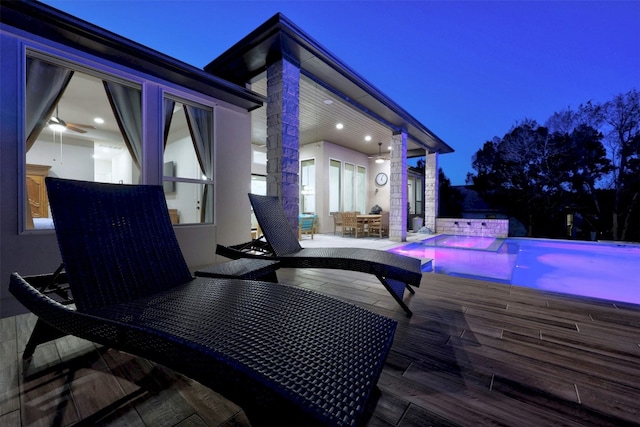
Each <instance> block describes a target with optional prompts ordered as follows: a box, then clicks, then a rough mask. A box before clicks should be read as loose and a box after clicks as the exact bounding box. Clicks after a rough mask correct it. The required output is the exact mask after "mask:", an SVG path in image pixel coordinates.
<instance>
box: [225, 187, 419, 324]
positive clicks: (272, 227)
mask: <svg viewBox="0 0 640 427" xmlns="http://www.w3.org/2000/svg"><path fill="white" fill-rule="evenodd" d="M249 200H250V201H251V205H252V206H253V213H254V214H255V216H256V219H257V220H258V224H260V228H261V229H262V233H263V235H262V236H261V237H260V238H259V239H255V240H253V241H251V242H249V243H244V244H240V245H232V246H223V245H218V246H217V248H216V253H217V254H219V255H222V256H224V257H227V258H231V259H239V258H248V257H249V258H264V257H265V256H267V257H272V258H273V259H276V260H279V261H280V267H281V268H331V269H339V270H352V271H360V272H364V273H371V274H374V275H375V276H376V277H377V278H378V280H380V282H381V283H382V284H383V285H384V287H385V288H386V289H387V290H388V291H389V293H390V294H391V296H392V297H393V298H394V299H395V300H396V302H397V303H398V304H400V306H401V307H402V309H403V310H404V311H405V312H406V313H407V316H411V315H412V314H413V313H412V312H411V310H410V309H409V307H407V305H406V304H405V303H404V301H403V297H404V290H405V289H407V290H409V292H411V293H412V294H413V293H415V291H414V290H413V289H412V286H416V287H417V286H420V280H421V279H422V270H421V261H420V260H419V259H417V258H412V257H408V256H404V255H400V254H395V253H391V252H386V251H381V250H377V249H366V248H302V246H300V243H298V240H297V239H296V235H295V234H294V232H293V230H292V228H291V225H290V224H289V221H288V220H287V217H286V216H285V213H284V209H283V208H282V205H281V204H280V201H279V199H278V198H277V197H273V196H260V195H256V194H249Z"/></svg>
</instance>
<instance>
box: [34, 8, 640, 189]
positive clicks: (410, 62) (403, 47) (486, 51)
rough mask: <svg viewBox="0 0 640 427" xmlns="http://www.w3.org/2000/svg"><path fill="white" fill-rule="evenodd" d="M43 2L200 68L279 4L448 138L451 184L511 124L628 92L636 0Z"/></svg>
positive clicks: (638, 78)
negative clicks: (452, 150)
mask: <svg viewBox="0 0 640 427" xmlns="http://www.w3.org/2000/svg"><path fill="white" fill-rule="evenodd" d="M44 3H46V4H49V5H51V6H53V7H56V8H58V9H60V10H63V11H65V12H67V13H70V14H72V15H74V16H76V17H78V18H81V19H84V20H86V21H89V22H91V23H93V24H96V25H98V26H100V27H103V28H105V29H107V30H110V31H113V32H115V33H117V34H120V35H121V36H124V37H127V38H129V39H131V40H133V41H136V42H138V43H141V44H143V45H146V46H148V47H150V48H153V49H155V50H158V51H160V52H162V53H165V54H167V55H170V56H172V57H174V58H177V59H179V60H181V61H184V62H186V63H189V64H191V65H194V66H197V67H200V68H201V67H204V66H205V65H206V64H208V63H209V62H210V61H211V60H213V59H214V58H216V57H217V56H218V55H220V54H221V53H223V52H224V51H225V50H227V49H228V48H229V47H231V46H232V45H233V44H235V43H236V42H238V41H239V40H240V39H241V38H243V37H244V36H245V35H247V34H248V33H249V32H251V31H252V30H254V29H255V28H256V27H258V26H259V25H260V24H262V23H263V22H264V21H266V20H267V19H269V18H270V17H271V16H273V15H274V14H275V13H277V12H281V13H283V14H284V15H285V16H286V17H288V18H289V19H290V20H292V21H293V22H294V23H295V24H296V25H298V26H299V27H300V28H302V30H303V31H305V32H306V33H308V34H309V35H310V36H311V37H312V38H314V39H315V40H317V41H318V42H319V43H320V44H321V45H323V46H324V47H325V48H327V49H328V50H329V51H331V52H332V53H334V54H335V55H336V56H337V57H338V58H340V59H341V60H342V61H343V62H344V63H345V64H347V65H348V66H350V67H351V68H353V69H354V70H356V72H358V73H359V74H360V75H361V76H362V77H364V78H365V79H366V80H368V81H369V82H370V83H372V84H373V85H374V86H376V87H377V88H378V89H380V90H381V91H382V92H383V93H385V94H386V95H388V96H389V97H390V98H392V99H393V100H394V101H396V102H397V103H398V104H399V105H400V106H402V107H403V108H404V109H405V110H406V111H408V112H409V113H410V114H411V115H413V116H414V117H415V118H416V119H418V120H419V121H421V122H422V123H423V124H424V125H426V126H427V127H428V128H429V129H430V130H431V131H433V132H434V133H435V134H436V135H438V136H439V137H440V138H442V139H443V140H444V141H445V142H447V143H448V144H449V145H450V146H452V147H453V148H454V149H455V150H456V152H455V153H452V154H447V155H443V156H441V157H440V166H441V167H442V168H443V170H444V172H445V174H446V175H447V176H448V177H449V178H450V179H451V181H452V183H453V184H454V185H462V184H464V181H465V177H466V174H467V172H470V171H472V169H471V161H472V156H473V154H474V153H475V152H476V151H478V149H480V148H481V147H482V145H483V144H484V142H485V141H488V140H490V139H492V138H493V137H494V136H500V137H501V136H504V134H505V133H507V132H508V131H509V129H510V128H511V127H512V126H513V125H515V124H516V123H517V122H519V121H522V120H523V119H526V118H530V119H535V120H537V121H538V122H539V123H540V124H543V123H544V122H545V121H546V120H547V118H549V116H551V114H553V113H554V112H557V111H560V110H563V109H566V108H567V107H571V108H576V107H578V106H579V105H580V104H582V103H585V102H587V101H589V100H592V101H594V102H605V101H607V100H609V99H611V98H612V97H613V96H614V95H617V94H620V93H625V92H628V91H629V90H631V89H633V88H635V89H638V90H640V1H607V0H602V1H424V0H423V1H242V0H235V1H216V0H190V1H189V0H183V1H178V0H172V1H158V0H137V1H136V0H126V1H115V0H84V1H80V0H76V1H71V0H46V1H44Z"/></svg>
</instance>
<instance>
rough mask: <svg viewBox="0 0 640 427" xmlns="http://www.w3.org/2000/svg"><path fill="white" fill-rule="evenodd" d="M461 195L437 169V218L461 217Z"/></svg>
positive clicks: (440, 170)
mask: <svg viewBox="0 0 640 427" xmlns="http://www.w3.org/2000/svg"><path fill="white" fill-rule="evenodd" d="M462 203H463V200H462V193H460V191H459V190H458V189H457V188H456V187H454V186H452V185H451V180H450V179H449V178H448V177H447V176H446V175H445V174H444V171H443V170H442V168H439V169H438V216H439V217H449V218H459V217H460V216H462Z"/></svg>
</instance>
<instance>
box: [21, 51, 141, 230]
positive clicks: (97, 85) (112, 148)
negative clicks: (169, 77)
mask: <svg viewBox="0 0 640 427" xmlns="http://www.w3.org/2000/svg"><path fill="white" fill-rule="evenodd" d="M25 87H26V89H25V93H26V102H25V107H26V108H25V109H26V115H25V129H26V135H27V139H26V142H25V153H26V154H25V163H26V165H25V189H26V195H25V196H26V197H25V200H26V206H25V209H24V219H25V225H26V227H25V228H27V229H40V228H52V227H53V224H52V222H51V218H50V217H51V216H50V214H49V207H48V200H47V197H46V190H45V188H44V177H45V176H47V175H52V176H57V177H61V178H69V179H78V180H84V181H96V182H110V183H122V184H132V183H137V182H138V181H139V179H140V176H141V170H140V164H141V154H142V98H141V90H140V85H136V84H134V83H131V82H128V81H123V80H121V79H118V78H116V77H113V76H108V75H102V74H100V73H98V72H95V71H92V70H87V69H84V68H82V67H80V66H77V65H74V64H70V63H67V62H64V61H62V60H58V59H53V58H49V57H46V56H44V55H40V54H37V53H30V54H29V55H28V56H27V64H26V86H25Z"/></svg>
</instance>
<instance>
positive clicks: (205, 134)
mask: <svg viewBox="0 0 640 427" xmlns="http://www.w3.org/2000/svg"><path fill="white" fill-rule="evenodd" d="M164 129H165V145H164V158H163V165H164V166H163V177H162V179H163V182H164V188H165V196H166V198H167V205H168V207H169V209H170V210H171V211H170V212H171V213H172V218H173V221H174V222H175V223H203V222H206V223H212V222H213V172H214V171H213V111H212V109H211V108H210V107H207V106H204V105H198V104H194V103H188V102H187V101H183V100H180V99H178V98H173V97H170V96H167V97H165V100H164Z"/></svg>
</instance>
